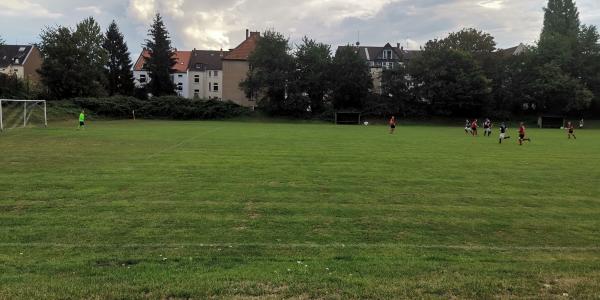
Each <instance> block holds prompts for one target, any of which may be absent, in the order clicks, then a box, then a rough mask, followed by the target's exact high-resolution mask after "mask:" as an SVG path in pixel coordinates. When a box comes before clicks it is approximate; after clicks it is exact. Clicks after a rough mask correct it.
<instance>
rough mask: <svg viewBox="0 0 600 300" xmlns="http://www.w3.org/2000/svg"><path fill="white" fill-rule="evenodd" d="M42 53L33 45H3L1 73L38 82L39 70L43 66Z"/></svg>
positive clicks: (0, 64) (0, 56)
mask: <svg viewBox="0 0 600 300" xmlns="http://www.w3.org/2000/svg"><path fill="white" fill-rule="evenodd" d="M42 62H43V59H42V54H41V53H40V50H39V49H38V48H37V47H36V46H33V45H1V46H0V73H3V74H7V75H16V76H17V78H19V79H23V80H25V81H27V82H31V83H34V84H37V83H39V82H40V75H39V74H38V72H37V71H38V70H39V69H40V68H41V67H42Z"/></svg>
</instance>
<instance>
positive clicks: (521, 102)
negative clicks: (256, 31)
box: [240, 0, 600, 118]
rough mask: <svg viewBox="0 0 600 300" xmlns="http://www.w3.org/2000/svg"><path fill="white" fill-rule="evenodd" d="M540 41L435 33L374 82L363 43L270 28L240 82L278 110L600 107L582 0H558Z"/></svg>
mask: <svg viewBox="0 0 600 300" xmlns="http://www.w3.org/2000/svg"><path fill="white" fill-rule="evenodd" d="M544 11H545V16H544V24H543V28H542V33H541V35H540V39H539V41H538V42H537V44H536V45H532V46H527V47H526V49H524V51H522V52H521V53H519V54H515V55H512V54H507V53H506V52H505V51H501V49H497V47H496V42H495V39H494V37H493V36H491V35H490V34H488V33H485V32H482V31H480V30H477V29H473V28H466V29H463V30H461V31H459V32H454V33H450V34H449V35H448V36H446V37H444V38H442V39H434V40H430V41H429V42H427V43H426V44H425V46H424V47H422V49H421V50H422V51H420V53H419V55H417V56H416V57H415V58H414V59H411V60H410V61H408V63H406V64H398V65H396V66H395V67H394V68H393V69H389V70H388V69H386V70H383V73H382V76H381V82H382V89H381V92H379V91H377V93H376V92H375V91H374V90H373V84H372V82H373V78H371V76H372V75H371V72H370V70H369V69H370V67H369V66H368V65H367V64H366V62H365V61H364V59H363V58H361V56H360V55H359V53H358V48H356V47H353V46H350V45H348V46H346V47H340V48H338V50H337V52H336V53H335V56H334V55H332V51H331V49H330V46H329V45H326V44H323V43H318V42H316V41H314V40H312V39H309V38H306V37H305V38H304V39H303V40H302V42H301V43H300V44H299V45H296V46H295V47H292V46H291V45H290V42H289V40H288V39H286V38H285V36H284V35H282V34H281V33H278V32H275V31H267V32H266V33H265V34H264V35H263V37H262V38H261V39H260V40H259V42H258V45H257V48H256V50H255V51H254V53H253V54H252V55H251V56H250V58H249V62H250V65H251V69H250V71H249V72H248V74H247V78H246V80H245V81H244V82H243V83H242V84H241V85H240V87H241V88H243V89H244V90H245V91H246V94H247V95H248V96H249V97H254V98H256V99H257V100H258V103H259V106H260V107H261V108H262V109H263V110H265V111H267V112H269V113H272V114H276V115H293V116H307V115H312V116H317V115H320V114H324V113H325V114H330V113H331V112H332V111H339V110H352V111H360V112H363V113H367V114H373V115H387V114H402V115H406V116H423V115H434V116H457V117H458V116H481V115H486V116H493V117H497V118H508V117H509V116H511V115H515V114H561V115H562V114H573V115H575V114H577V115H581V114H589V113H591V112H593V111H595V112H598V111H600V44H599V37H600V36H599V35H598V30H597V28H596V27H595V26H587V25H581V23H580V20H579V13H578V11H577V7H576V6H575V3H574V2H573V1H572V0H549V2H548V5H547V7H546V8H545V9H544Z"/></svg>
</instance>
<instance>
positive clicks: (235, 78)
mask: <svg viewBox="0 0 600 300" xmlns="http://www.w3.org/2000/svg"><path fill="white" fill-rule="evenodd" d="M259 39H260V32H250V31H248V30H246V39H245V40H244V41H243V42H242V43H241V44H240V45H238V46H237V47H235V48H234V49H231V50H230V51H229V53H228V54H227V55H226V56H225V57H224V58H223V99H224V100H231V101H233V102H235V103H237V104H239V105H242V106H246V107H255V106H256V99H255V97H254V96H252V95H246V93H245V92H244V91H243V90H242V89H241V88H240V83H241V82H242V81H244V80H245V79H246V75H247V74H248V70H250V64H249V63H248V58H249V57H250V54H252V52H254V49H256V45H257V43H258V40H259Z"/></svg>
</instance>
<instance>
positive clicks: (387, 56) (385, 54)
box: [383, 50, 392, 59]
mask: <svg viewBox="0 0 600 300" xmlns="http://www.w3.org/2000/svg"><path fill="white" fill-rule="evenodd" d="M383 59H392V50H383Z"/></svg>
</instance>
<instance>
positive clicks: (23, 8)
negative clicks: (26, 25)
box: [0, 0, 62, 19]
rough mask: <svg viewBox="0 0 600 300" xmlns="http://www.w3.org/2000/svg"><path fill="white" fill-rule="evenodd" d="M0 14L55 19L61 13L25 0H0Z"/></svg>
mask: <svg viewBox="0 0 600 300" xmlns="http://www.w3.org/2000/svg"><path fill="white" fill-rule="evenodd" d="M0 16H5V17H34V18H49V19H56V18H59V17H61V16H62V14H60V13H55V12H51V11H49V10H48V9H47V8H45V7H43V6H42V5H40V4H37V3H32V2H29V1H27V0H25V1H23V0H2V1H1V2H0Z"/></svg>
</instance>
